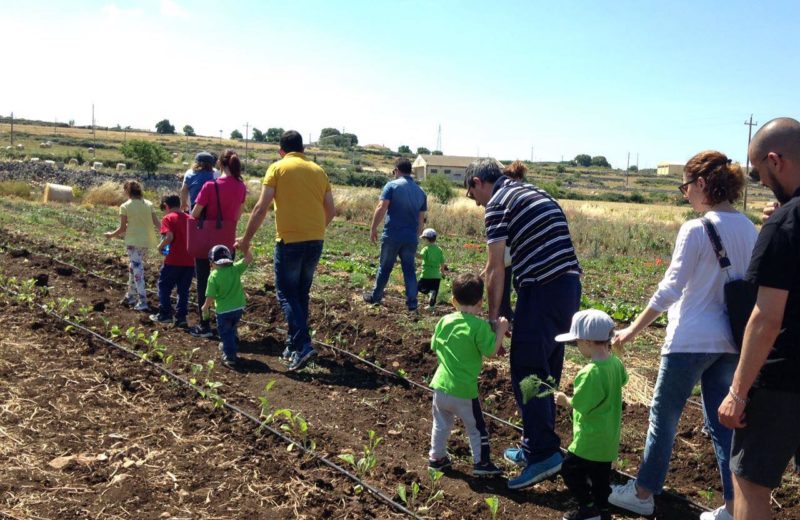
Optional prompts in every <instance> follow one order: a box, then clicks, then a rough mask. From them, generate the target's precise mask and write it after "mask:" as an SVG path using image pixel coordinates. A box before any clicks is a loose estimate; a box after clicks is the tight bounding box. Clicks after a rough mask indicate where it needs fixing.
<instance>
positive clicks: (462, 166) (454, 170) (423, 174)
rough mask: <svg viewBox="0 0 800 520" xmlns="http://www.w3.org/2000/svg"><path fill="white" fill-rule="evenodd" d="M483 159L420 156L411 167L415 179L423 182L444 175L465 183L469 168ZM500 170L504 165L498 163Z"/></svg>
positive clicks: (456, 156)
mask: <svg viewBox="0 0 800 520" xmlns="http://www.w3.org/2000/svg"><path fill="white" fill-rule="evenodd" d="M478 159H481V157H462V156H459V155H418V156H417V158H416V159H415V160H414V163H413V164H412V165H411V168H412V170H413V172H414V177H416V178H417V180H420V181H423V180H425V179H426V178H427V177H428V175H436V174H443V175H447V177H449V178H450V180H451V181H453V182H457V183H459V184H460V183H462V182H464V172H465V171H466V170H467V166H469V164H470V163H471V162H473V161H477V160H478ZM497 164H499V165H500V168H502V167H503V164H502V163H501V162H500V161H497Z"/></svg>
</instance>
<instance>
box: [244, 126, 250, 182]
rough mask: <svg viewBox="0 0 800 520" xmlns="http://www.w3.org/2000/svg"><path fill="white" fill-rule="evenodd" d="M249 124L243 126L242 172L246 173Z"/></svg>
mask: <svg viewBox="0 0 800 520" xmlns="http://www.w3.org/2000/svg"><path fill="white" fill-rule="evenodd" d="M249 133H250V122H249V121H248V122H246V123H245V124H244V171H247V137H248V136H249V135H250V134H249Z"/></svg>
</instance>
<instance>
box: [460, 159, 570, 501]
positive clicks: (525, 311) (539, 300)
mask: <svg viewBox="0 0 800 520" xmlns="http://www.w3.org/2000/svg"><path fill="white" fill-rule="evenodd" d="M465 184H466V185H467V196H468V197H470V198H473V199H474V200H475V202H476V203H477V204H478V205H480V206H484V207H485V208H486V216H485V225H486V242H487V244H488V249H489V261H488V263H487V266H486V277H487V286H488V293H489V321H490V323H495V321H496V320H497V317H498V315H499V311H500V303H501V300H502V297H503V282H504V278H505V258H504V257H505V248H506V245H507V244H508V245H509V247H510V248H511V269H512V270H513V272H514V278H515V286H516V292H517V306H516V308H515V309H514V328H513V331H514V332H513V334H512V336H511V360H510V366H511V385H512V388H513V390H514V397H515V398H516V400H517V406H519V409H520V412H521V415H522V428H523V432H522V442H521V444H520V447H519V448H509V449H507V450H506V452H505V458H506V460H509V461H510V462H513V463H515V464H517V465H518V466H520V467H522V468H524V469H523V470H522V473H521V474H520V475H519V476H518V477H516V478H513V479H511V480H509V481H508V487H510V488H511V489H522V488H525V487H528V486H531V485H533V484H535V483H537V482H540V481H541V480H543V479H545V478H547V477H549V476H550V475H554V474H555V473H557V472H558V471H559V470H560V469H561V461H562V457H561V451H560V444H561V439H560V438H559V437H558V434H557V433H556V432H555V414H556V409H555V402H554V401H553V397H552V396H551V395H548V396H546V397H533V398H531V399H529V400H528V401H527V402H524V400H523V397H522V391H521V389H520V382H521V381H522V380H523V379H525V378H526V377H528V376H531V375H535V376H537V377H538V378H539V379H540V380H542V381H545V382H548V384H550V385H552V386H554V387H556V388H558V383H559V381H560V380H561V370H562V368H563V365H564V344H563V343H557V342H556V341H555V337H556V336H557V335H559V334H561V333H563V332H565V331H567V330H569V328H570V323H571V321H572V315H573V314H575V312H577V310H578V306H579V304H580V298H581V282H580V266H579V265H578V259H577V257H576V256H575V249H574V247H573V245H572V239H571V238H570V234H569V228H568V227H567V219H566V217H565V216H564V212H563V211H562V210H561V207H560V206H559V205H558V203H557V202H556V201H555V200H553V198H552V197H550V195H548V194H547V193H546V192H544V191H543V190H540V189H539V188H537V187H535V186H533V185H531V184H525V183H522V182H519V181H515V180H513V179H510V178H508V177H505V176H503V174H502V172H501V171H500V167H499V165H498V164H497V162H496V161H494V160H491V159H483V160H480V161H477V162H474V163H472V164H471V165H470V166H469V167H468V168H467V171H466V175H465Z"/></svg>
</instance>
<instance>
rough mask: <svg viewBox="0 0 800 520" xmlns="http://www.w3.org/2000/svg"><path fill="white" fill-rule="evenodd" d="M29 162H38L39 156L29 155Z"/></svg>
mask: <svg viewBox="0 0 800 520" xmlns="http://www.w3.org/2000/svg"><path fill="white" fill-rule="evenodd" d="M31 162H39V158H38V157H31Z"/></svg>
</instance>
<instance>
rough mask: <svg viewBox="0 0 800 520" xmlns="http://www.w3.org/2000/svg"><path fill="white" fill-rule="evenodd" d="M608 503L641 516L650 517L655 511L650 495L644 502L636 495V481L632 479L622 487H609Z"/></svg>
mask: <svg viewBox="0 0 800 520" xmlns="http://www.w3.org/2000/svg"><path fill="white" fill-rule="evenodd" d="M608 502H609V503H610V504H613V505H615V506H617V507H619V508H622V509H625V510H627V511H631V512H633V513H636V514H637V515H642V516H650V515H652V514H653V510H654V509H655V503H654V502H653V496H652V495H651V496H649V497H647V498H645V499H644V500H643V499H641V498H639V497H638V496H637V495H636V481H635V480H634V479H631V480H629V481H628V483H627V484H625V485H622V486H611V494H610V495H609V496H608Z"/></svg>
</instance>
